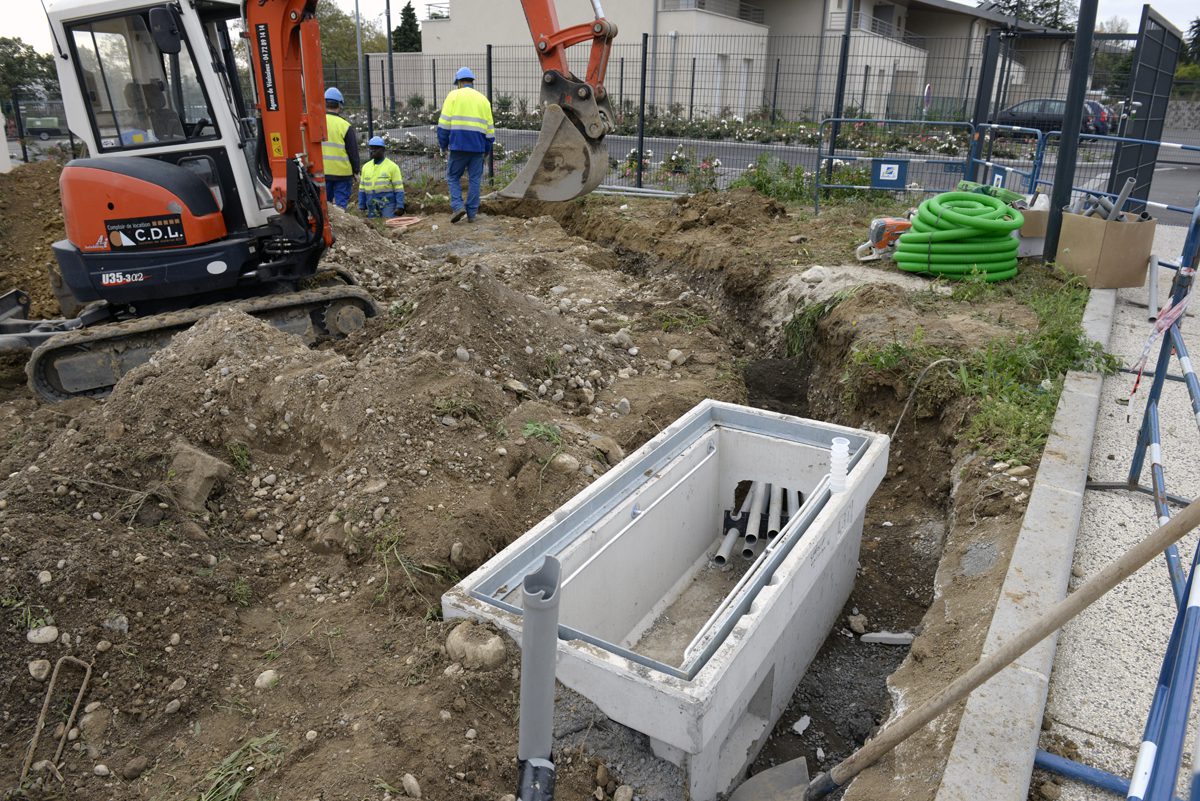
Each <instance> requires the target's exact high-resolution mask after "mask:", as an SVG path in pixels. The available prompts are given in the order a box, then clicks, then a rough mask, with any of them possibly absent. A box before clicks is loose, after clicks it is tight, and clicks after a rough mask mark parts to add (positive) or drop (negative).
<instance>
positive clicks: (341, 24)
mask: <svg viewBox="0 0 1200 801" xmlns="http://www.w3.org/2000/svg"><path fill="white" fill-rule="evenodd" d="M317 22H318V23H319V24H320V26H321V58H322V60H323V61H324V62H325V66H326V67H329V66H332V65H334V64H336V65H338V66H341V67H348V66H350V65H351V64H355V65H357V64H358V45H357V44H356V42H355V30H354V17H352V16H350V15H349V14H347V13H346V12H345V11H342V10H341V9H340V8H338V7H337V4H336V3H335V2H334V0H320V2H319V3H318V4H317ZM362 48H363V52H364V53H380V52H383V51H384V50H387V37H385V36H384V33H383V30H382V29H381V28H380V27H379V25H378V23H375V22H373V21H371V20H367V19H363V21H362Z"/></svg>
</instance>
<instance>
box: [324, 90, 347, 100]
mask: <svg viewBox="0 0 1200 801" xmlns="http://www.w3.org/2000/svg"><path fill="white" fill-rule="evenodd" d="M325 99H326V100H332V101H334V102H335V103H345V102H346V98H344V97H342V93H341V91H340V90H339V89H338V88H337V87H336V86H331V87H329V88H328V89H326V90H325Z"/></svg>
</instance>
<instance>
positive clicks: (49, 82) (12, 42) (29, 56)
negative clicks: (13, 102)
mask: <svg viewBox="0 0 1200 801" xmlns="http://www.w3.org/2000/svg"><path fill="white" fill-rule="evenodd" d="M57 80H58V77H57V75H56V74H55V70H54V57H53V56H51V55H50V54H48V53H39V52H38V51H36V50H34V49H33V47H32V46H30V45H27V44H25V42H23V41H21V40H20V39H12V38H9V37H7V36H0V99H3V100H5V101H7V100H10V99H12V96H13V92H40V91H44V90H45V89H46V88H47V87H49V86H53V85H54V84H55V83H56V82H57Z"/></svg>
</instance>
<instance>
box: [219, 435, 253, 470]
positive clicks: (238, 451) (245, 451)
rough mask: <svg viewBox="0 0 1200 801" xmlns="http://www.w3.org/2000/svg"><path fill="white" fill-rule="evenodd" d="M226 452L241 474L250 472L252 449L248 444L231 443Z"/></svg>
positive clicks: (226, 447)
mask: <svg viewBox="0 0 1200 801" xmlns="http://www.w3.org/2000/svg"><path fill="white" fill-rule="evenodd" d="M225 450H227V451H228V452H229V458H230V459H231V460H232V461H233V466H234V468H235V469H236V470H237V471H238V472H239V473H249V472H250V466H251V461H250V448H249V447H248V446H247V445H246V443H244V442H230V443H229V444H227V445H226V446H225Z"/></svg>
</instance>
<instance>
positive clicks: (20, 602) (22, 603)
mask: <svg viewBox="0 0 1200 801" xmlns="http://www.w3.org/2000/svg"><path fill="white" fill-rule="evenodd" d="M0 609H3V610H5V611H7V612H11V613H12V615H13V617H15V618H16V619H17V623H18V625H20V626H21V628H22V629H24V630H26V631H30V630H32V629H36V628H41V627H42V626H44V625H46V620H47V619H48V618H49V616H50V610H49V609H47V608H46V607H44V606H38V605H35V604H32V603H30V602H29V600H28V599H26V598H22V597H20V596H19V595H16V594H15V593H14V594H5V595H3V596H0Z"/></svg>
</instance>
